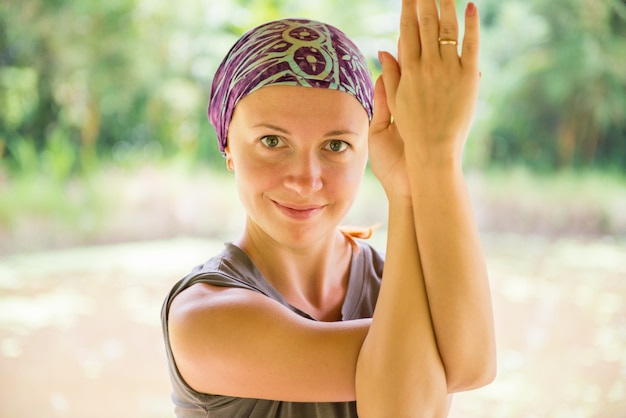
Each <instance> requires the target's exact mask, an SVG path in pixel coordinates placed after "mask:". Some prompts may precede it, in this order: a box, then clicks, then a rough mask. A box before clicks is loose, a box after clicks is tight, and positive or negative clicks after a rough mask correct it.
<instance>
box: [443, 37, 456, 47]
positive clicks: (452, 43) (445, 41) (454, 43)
mask: <svg viewBox="0 0 626 418" xmlns="http://www.w3.org/2000/svg"><path fill="white" fill-rule="evenodd" d="M457 43H458V42H457V41H455V40H454V39H441V38H440V39H439V45H456V44H457Z"/></svg>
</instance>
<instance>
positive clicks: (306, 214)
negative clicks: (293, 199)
mask: <svg viewBox="0 0 626 418" xmlns="http://www.w3.org/2000/svg"><path fill="white" fill-rule="evenodd" d="M272 202H274V204H275V205H276V206H277V207H278V209H279V210H280V211H281V212H282V213H284V214H285V215H287V216H288V217H290V218H292V219H296V220H307V219H310V218H312V217H314V216H315V215H317V214H318V213H320V212H321V211H322V209H324V205H305V206H299V205H293V204H289V203H279V202H277V201H275V200H272Z"/></svg>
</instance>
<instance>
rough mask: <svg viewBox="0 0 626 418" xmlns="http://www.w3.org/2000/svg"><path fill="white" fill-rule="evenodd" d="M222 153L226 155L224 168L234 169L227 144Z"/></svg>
mask: <svg viewBox="0 0 626 418" xmlns="http://www.w3.org/2000/svg"><path fill="white" fill-rule="evenodd" d="M224 155H225V156H226V168H227V169H228V171H235V163H233V157H232V155H230V150H229V149H228V146H226V148H224Z"/></svg>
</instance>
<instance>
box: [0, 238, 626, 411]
mask: <svg viewBox="0 0 626 418" xmlns="http://www.w3.org/2000/svg"><path fill="white" fill-rule="evenodd" d="M381 232H382V231H381ZM381 232H379V233H378V234H377V236H378V237H379V238H378V239H379V241H374V245H375V246H378V245H380V237H381V236H383V235H384V234H383V233H381ZM484 245H485V249H486V255H487V260H488V267H489V271H490V275H491V280H492V289H493V295H494V309H495V314H496V327H497V339H498V349H499V351H498V358H499V373H498V377H497V379H496V381H495V382H494V383H493V384H491V385H490V386H488V387H486V388H483V389H480V390H477V391H473V392H468V393H463V394H458V395H456V397H455V401H454V404H453V409H452V411H451V414H450V416H451V417H452V418H461V417H486V418H488V417H494V418H496V417H497V418H507V417H511V418H513V417H516V418H517V417H519V418H522V417H523V418H529V417H550V418H553V417H563V418H565V417H567V418H577V417H580V418H582V417H598V418H616V417H617V418H619V417H625V416H626V280H625V279H626V242H624V241H623V240H622V241H618V240H614V239H610V238H596V239H585V240H582V239H578V240H576V239H565V238H551V239H548V238H542V237H539V236H533V235H502V234H488V235H485V236H484ZM219 248H221V243H220V242H217V241H211V240H201V239H173V240H165V241H150V242H144V243H135V244H121V245H112V246H103V247H85V248H80V249H75V250H58V251H53V252H43V253H37V254H28V255H12V256H6V257H4V258H0V391H1V392H2V393H3V400H2V402H1V403H0V416H2V417H10V418H13V417H42V416H45V417H72V418H74V417H76V418H78V417H81V418H83V417H90V418H98V417H107V418H108V417H117V418H125V417H129V418H130V417H133V418H137V417H172V416H173V409H172V407H171V404H170V401H169V382H168V378H167V374H166V367H165V357H164V352H163V343H162V340H161V330H160V323H159V311H160V307H161V302H162V300H163V297H164V295H165V294H166V292H167V291H168V290H169V288H170V287H171V285H172V284H174V282H175V281H176V280H178V278H180V277H181V276H183V275H184V274H186V272H187V271H188V270H189V269H190V268H191V267H192V266H194V265H195V264H197V263H199V262H201V261H203V260H204V259H205V258H207V257H208V256H210V255H212V254H214V253H215V252H216V251H217V250H218V249H219Z"/></svg>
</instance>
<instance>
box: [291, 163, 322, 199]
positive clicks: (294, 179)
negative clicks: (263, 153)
mask: <svg viewBox="0 0 626 418" xmlns="http://www.w3.org/2000/svg"><path fill="white" fill-rule="evenodd" d="M284 183H285V186H286V187H287V188H288V189H291V190H293V191H295V192H296V193H298V194H299V195H300V196H302V197H309V196H311V195H312V194H314V193H315V192H317V191H318V190H320V189H321V188H322V185H323V183H322V165H321V162H320V161H319V157H318V156H317V155H315V153H312V152H311V153H306V154H303V155H300V156H298V157H297V158H293V159H292V161H290V163H289V168H288V171H287V174H286V175H285V181H284Z"/></svg>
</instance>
